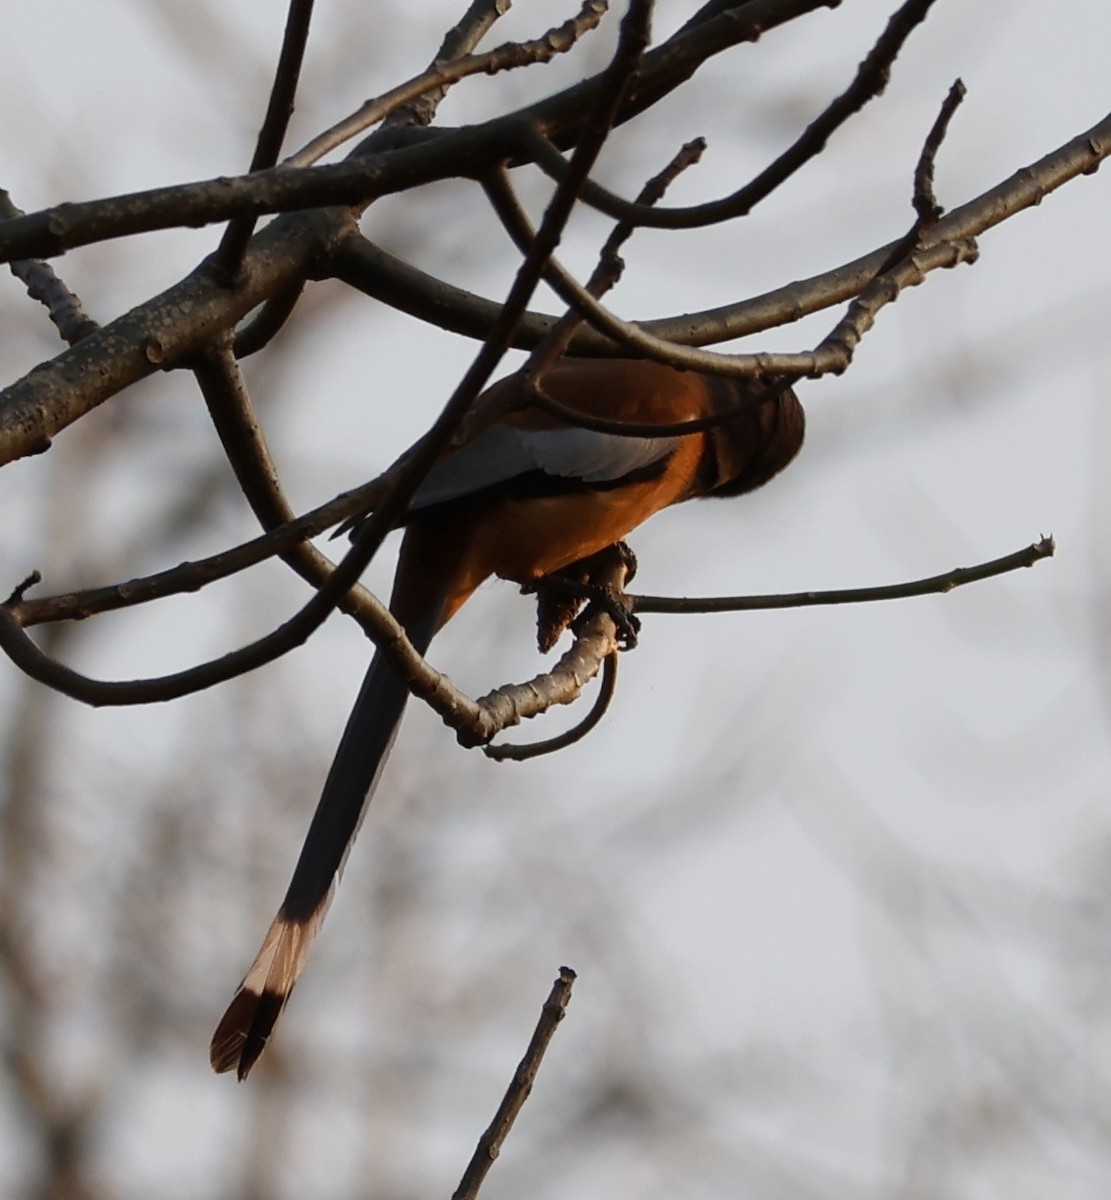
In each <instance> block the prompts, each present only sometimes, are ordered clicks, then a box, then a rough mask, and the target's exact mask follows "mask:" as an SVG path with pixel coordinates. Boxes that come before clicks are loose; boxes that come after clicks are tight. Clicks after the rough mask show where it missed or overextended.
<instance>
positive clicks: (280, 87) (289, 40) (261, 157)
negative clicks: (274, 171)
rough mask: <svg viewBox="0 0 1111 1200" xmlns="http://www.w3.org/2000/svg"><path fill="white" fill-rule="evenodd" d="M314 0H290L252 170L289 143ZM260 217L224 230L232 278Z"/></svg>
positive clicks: (222, 255)
mask: <svg viewBox="0 0 1111 1200" xmlns="http://www.w3.org/2000/svg"><path fill="white" fill-rule="evenodd" d="M312 6H313V0H289V12H288V14H287V16H286V23H285V33H284V34H283V36H282V49H281V53H280V54H279V56H278V67H277V70H276V71H275V72H274V83H273V85H272V86H271V88H270V102H269V104H268V105H267V106H266V117H265V119H264V120H263V122H262V128H261V129H260V130H259V135H258V141H257V142H256V144H255V153H254V157H253V158H252V159H251V166H250V171H251V172H252V173H253V172H255V171H265V170H266V169H267V168H268V167H272V166H273V165H274V164H275V163H276V162H277V161H278V155H279V154H280V153H281V149H282V142H283V141H284V140H285V134H286V130H287V129H288V128H289V119H290V117H292V116H293V99H294V97H295V96H296V94H297V82H298V80H299V79H300V78H301V64H302V63H303V62H304V60H305V47H306V45H307V44H308V40H309V25H310V23H311V21H312ZM257 221H258V217H257V215H255V214H251V213H247V214H244V215H243V216H240V217H235V218H234V219H233V220H232V221H231V222H230V223H229V224H228V227H227V228H226V229H225V230H224V236H223V237H222V238H221V239H220V245H219V247H218V248H217V250H216V253H215V255H214V262H215V265H216V266H217V267H218V268H219V269H220V270H222V271H223V272H224V273H225V274H226V276H227V277H228V278H229V279H234V278H235V277H236V276H237V275H238V274H239V271H240V268H241V267H242V266H243V255H244V254H245V253H246V251H247V243H248V242H249V241H250V240H251V234H253V233H254V231H255V225H256V223H257Z"/></svg>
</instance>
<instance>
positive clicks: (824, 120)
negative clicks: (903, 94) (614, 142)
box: [524, 0, 935, 229]
mask: <svg viewBox="0 0 1111 1200" xmlns="http://www.w3.org/2000/svg"><path fill="white" fill-rule="evenodd" d="M934 2H935V0H906V3H905V4H903V6H902V7H901V8H900V9H898V10H897V11H896V12H895V14H894V15H893V16H892V17H891V20H890V21H889V22H888V23H887V27H886V28H885V29H884V31H883V33H882V34H881V35H880V37H879V39H878V40H877V41H876V44H875V45H874V46H873V47H872V49H871V50H870V51H869V52H868V54H867V55H866V56H865V58H864V60H863V61H862V62H861V63H860V66H859V67H858V68H857V72H856V76H855V77H854V79H853V81H852V83H851V84H850V85H849V86H848V87H847V88H846V89H845V91H844V92H842V93H841V95H840V96H838V97H837V98H836V99H835V100H833V101H831V103H830V104H829V105H828V106H827V107H826V108H825V110H824V111H823V112H822V113H820V114H819V115H818V116H817V117H816V118H815V119H814V120H813V121H812V122H811V123H810V124H809V125H808V126H807V127H806V129H804V130H803V132H802V133H801V134H800V136H799V137H798V139H797V140H796V141H795V142H794V144H793V145H791V146H789V147H788V148H787V149H786V150H785V151H784V152H783V153H782V154H781V155H780V156H779V157H778V158H777V159H776V160H775V161H774V162H773V163H771V164H770V165H769V166H768V167H766V168H765V169H764V170H763V171H761V172H760V174H759V175H757V176H756V178H755V179H753V180H752V181H751V182H750V183H747V184H746V185H745V186H744V187H742V188H740V189H738V190H737V191H735V192H733V193H732V194H731V195H729V196H724V197H722V198H721V199H719V200H712V201H709V202H708V203H705V204H697V205H693V206H690V207H685V208H650V207H648V206H646V205H644V204H642V203H641V202H640V201H637V202H635V203H629V201H627V200H623V199H622V198H621V197H619V196H616V195H614V193H612V192H609V191H607V190H606V189H605V188H603V187H600V186H599V185H597V184H595V183H594V182H593V181H591V182H589V183H588V184H587V186H586V187H585V188H584V189H583V200H584V202H585V203H587V204H589V205H591V206H593V207H594V208H597V209H600V210H601V211H602V212H604V213H606V214H607V215H608V216H611V217H619V218H620V219H621V220H625V221H629V222H631V223H633V224H634V225H644V226H650V227H652V228H656V229H699V228H702V227H703V226H706V225H714V224H717V223H719V222H721V221H729V220H732V219H734V218H735V217H743V216H747V215H748V214H749V213H750V212H751V211H752V210H753V209H754V208H755V207H756V205H757V204H759V203H760V201H761V200H766V199H767V197H768V196H770V195H771V194H772V193H773V192H774V191H775V190H776V188H778V187H780V186H782V185H783V184H784V183H785V182H786V181H787V180H788V179H790V178H791V176H792V175H794V174H796V173H797V172H798V171H799V170H800V169H801V168H802V167H803V166H805V165H806V164H807V163H808V162H810V161H811V160H812V159H814V158H816V157H817V156H818V155H819V154H820V153H821V152H822V151H823V150H824V149H825V147H826V143H827V142H828V141H829V138H830V136H831V135H832V134H833V133H834V132H835V131H836V130H837V129H838V128H839V127H840V126H841V125H843V124H845V122H846V121H848V120H849V118H850V117H853V116H855V115H856V113H858V112H859V111H860V110H861V109H862V108H863V107H864V106H865V104H867V103H868V102H869V101H870V100H872V99H874V98H875V97H876V96H879V95H880V94H881V93H882V92H883V90H884V88H885V87H886V86H887V83H888V80H889V77H890V70H891V64H892V63H893V62H894V61H895V59H896V57H897V56H898V54H899V52H900V51H901V50H902V48H903V45H904V44H905V42H906V40H907V38H908V37H909V36H910V35H911V33H912V32H913V31H914V29H915V27H916V26H918V25H919V24H921V22H922V21H924V20H925V19H926V15H927V13H928V12H929V10H930V8H931V6H932V5H933V4H934ZM524 137H525V139H526V146H527V148H528V150H529V152H530V156H531V157H533V161H535V163H536V165H537V166H538V167H540V169H541V170H542V171H544V172H546V173H547V174H549V175H551V176H552V178H558V177H559V176H560V175H561V174H562V173H563V171H564V170H566V163H565V162H564V160H563V156H562V155H561V154H560V153H559V151H558V149H556V147H555V146H553V145H552V144H551V143H550V142H549V141H548V140H547V139H546V138H545V137H544V136H543V135H542V134H541V133H540V132H539V130H537V129H536V128H535V126H534V127H531V128H530V129H528V130H526V132H525V134H524Z"/></svg>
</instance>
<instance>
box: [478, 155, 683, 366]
mask: <svg viewBox="0 0 1111 1200" xmlns="http://www.w3.org/2000/svg"><path fill="white" fill-rule="evenodd" d="M705 149H706V143H705V141H704V140H703V139H702V138H697V139H695V140H694V141H691V142H687V143H686V145H684V146H683V147H682V148H681V149H680V151H679V153H678V154H676V155H675V157H674V158H673V159H672V160H671V162H669V163H668V164H667V166H666V167H664V169H663V170H662V171H660V172H659V173H658V174H657V175H654V176H653V177H652V178H651V179H649V180H648V182H647V183H646V184H645V185H644V187H643V188H642V189H641V192H640V195H639V196H638V197H637V200H638V201H639V202H640V203H642V204H655V203H656V201H657V200H659V199H660V198H661V197H662V196H663V195H664V194H665V193H666V191H667V189H668V187H669V186H670V185H671V184H672V183H673V182H674V181H675V179H676V178H677V177H678V176H679V175H680V174H682V172H683V171H685V170H686V169H687V168H688V167H691V166H694V164H695V163H697V162H698V160H699V159H700V158H701V157H702V154H703V152H704V151H705ZM495 178H496V179H497V180H498V181H499V182H500V184H501V193H500V195H501V200H503V201H505V202H506V203H509V204H511V206H512V207H513V208H514V209H519V208H520V205H519V204H518V203H517V197H516V194H515V193H514V191H513V188H512V185H511V184H510V182H509V178H508V176H507V174H506V173H505V171H504V170H502V171H500V172H498V173H497V174H496V176H495ZM488 194H489V193H488ZM499 202H500V201H499ZM521 211H522V212H523V209H522V210H521ZM526 224H527V221H526ZM635 229H636V226H635V225H632V224H630V223H629V222H628V221H619V222H618V223H617V224H616V225H615V226H614V228H613V229H612V230H611V231H610V235H609V237H607V238H606V240H605V243H604V244H603V246H602V249H601V251H600V252H599V255H598V265H597V266H596V267H595V268H594V271H593V272H592V273H591V276H590V278H589V279H588V280H587V282H586V287H585V289H584V290H585V291H586V293H587V295H589V296H592V297H593V298H594V299H600V298H601V297H602V296H604V295H605V294H606V292H608V291H609V290H610V289H611V288H612V287H613V286H614V285H615V284H616V283H617V281H618V280H619V279H620V278H621V273H622V271H623V270H624V267H625V264H624V263H623V262H622V260H621V257H620V250H621V247H622V246H623V245H624V244H625V243H626V242H627V241H628V240H629V238H630V237H631V236H632V235H633V233H634V231H635ZM554 264H555V260H554V259H549V261H548V268H549V270H550V269H551V268H552V267H553V265H554ZM583 320H584V317H583V314H582V313H581V312H579V311H578V310H577V309H575V308H569V309H568V310H567V312H566V313H564V315H563V316H562V317H560V319H559V320H558V321H557V322H556V323H555V325H554V326H553V327H552V329H551V330H550V331H549V332H548V333H547V335H546V336H545V337H544V338H543V339H542V340H541V341H540V342H539V344H538V345H537V346H536V347H535V349H534V350H533V351H532V353H531V354H530V355H529V358H528V362H527V363H526V364H525V366H524V367H523V368H522V370H521V377H522V379H523V380H524V382H525V385H526V386H527V387H528V388H530V389H533V390H535V389H537V388H539V386H540V383H541V380H542V378H543V376H544V374H545V372H547V371H549V370H550V369H551V367H552V366H553V365H554V364H555V362H556V361H557V360H558V359H559V358H560V357H562V355H564V354H565V353H566V352H567V347H568V346H569V345H570V343H571V339H572V338H573V337H574V336H575V330H577V329H578V328H579V326H580V325H581V324H582V323H583Z"/></svg>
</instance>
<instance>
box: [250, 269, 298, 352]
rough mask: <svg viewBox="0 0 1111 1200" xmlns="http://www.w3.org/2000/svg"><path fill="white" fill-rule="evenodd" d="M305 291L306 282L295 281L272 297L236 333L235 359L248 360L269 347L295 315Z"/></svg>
mask: <svg viewBox="0 0 1111 1200" xmlns="http://www.w3.org/2000/svg"><path fill="white" fill-rule="evenodd" d="M304 290H305V280H303V279H298V280H295V281H294V282H293V283H292V284H291V285H290V286H289V287H288V288H286V289H285V290H284V291H281V292H278V293H277V294H276V295H274V296H271V297H270V299H269V300H267V301H266V303H265V304H263V306H262V307H261V308H260V309H259V310H258V312H257V313H255V315H254V316H253V317H251V319H250V320H249V321H247V322H246V323H245V324H244V325H241V326H240V327H239V328H238V329H237V330H236V331H235V342H234V345H233V350H234V352H235V357H236V358H247V357H248V355H251V354H257V353H258V352H259V351H260V350H262V349H264V348H265V347H266V346H268V345H269V344H270V342H271V341H273V339H274V338H275V337H277V335H278V334H279V333H280V332H281V331H282V329H283V328H284V327H285V323H286V321H288V320H289V318H290V317H291V316H292V315H293V310H294V309H295V308H296V307H297V301H298V300H300V299H301V293H302V292H303V291H304Z"/></svg>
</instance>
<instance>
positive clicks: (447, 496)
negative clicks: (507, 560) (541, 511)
mask: <svg viewBox="0 0 1111 1200" xmlns="http://www.w3.org/2000/svg"><path fill="white" fill-rule="evenodd" d="M679 440H680V439H679V438H640V437H618V436H617V435H616V434H611V433H595V432H594V431H593V430H590V429H515V428H513V426H511V425H494V426H491V427H490V428H489V429H487V430H485V431H484V432H483V433H481V434H480V435H479V436H478V437H477V438H475V440H474V441H473V442H469V443H468V444H467V445H466V446H464V447H462V449H460V450H458V451H457V452H456V453H455V454H453V455H451V457H450V458H446V459H444V461H443V462H441V463H440V464H439V465H438V466H436V467H433V469H432V470H431V471H430V472H429V474H428V477H427V478H426V479H425V481H424V482H423V483H422V484H421V486H420V488H419V489H418V490H417V493H416V495H415V496H414V497H413V500H412V503H411V504H410V505H409V509H410V511H412V510H414V509H420V508H428V507H429V506H430V505H433V504H443V503H444V502H445V501H448V500H457V499H459V498H460V497H461V496H468V495H470V494H472V493H474V492H480V491H483V490H484V489H485V488H488V487H493V486H494V485H496V484H499V483H505V482H506V481H507V480H510V479H513V478H514V477H515V476H518V475H524V474H526V473H527V472H529V471H543V472H544V473H545V474H547V475H555V476H559V477H561V478H564V479H580V480H582V481H583V482H584V483H611V482H614V481H615V480H618V479H621V478H622V477H623V476H625V475H629V474H631V473H632V472H633V471H637V470H639V469H640V468H642V467H647V466H650V465H651V464H652V463H654V462H658V461H660V460H661V459H663V458H666V457H667V456H668V455H669V454H670V453H671V451H672V450H673V449H674V448H675V447H676V446H677V445H678V443H679Z"/></svg>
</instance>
